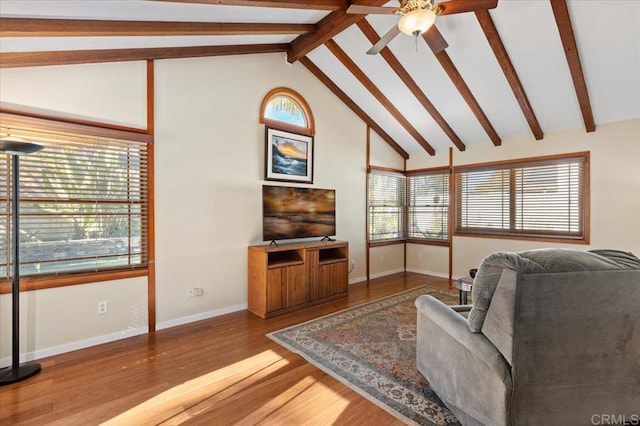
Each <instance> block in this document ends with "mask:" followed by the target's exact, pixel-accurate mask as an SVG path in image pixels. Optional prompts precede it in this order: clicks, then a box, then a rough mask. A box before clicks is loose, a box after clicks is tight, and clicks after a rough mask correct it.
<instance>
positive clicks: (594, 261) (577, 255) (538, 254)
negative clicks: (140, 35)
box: [468, 248, 640, 333]
mask: <svg viewBox="0 0 640 426" xmlns="http://www.w3.org/2000/svg"><path fill="white" fill-rule="evenodd" d="M504 269H511V270H514V271H516V272H518V273H519V274H538V273H545V272H550V273H558V272H576V271H606V270H621V269H640V259H638V258H637V257H636V256H634V255H633V254H632V253H628V252H623V251H618V250H593V251H590V252H589V251H582V250H573V249H555V248H554V249H538V250H529V251H524V252H520V253H511V252H497V253H493V254H491V255H489V256H487V257H486V258H485V259H484V260H483V261H482V263H481V264H480V268H479V269H478V273H477V275H476V278H475V279H474V281H473V288H472V289H471V295H472V299H473V307H472V309H471V312H469V318H468V323H469V330H471V331H473V332H474V333H479V332H480V331H481V330H482V325H483V324H484V319H485V317H486V315H487V311H488V309H489V305H490V304H491V298H492V297H493V294H494V293H495V291H496V287H497V286H498V282H499V281H500V277H501V276H502V271H503V270H504Z"/></svg>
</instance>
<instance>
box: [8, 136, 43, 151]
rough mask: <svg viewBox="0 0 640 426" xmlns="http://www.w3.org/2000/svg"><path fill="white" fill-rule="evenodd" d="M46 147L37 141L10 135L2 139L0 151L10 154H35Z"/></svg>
mask: <svg viewBox="0 0 640 426" xmlns="http://www.w3.org/2000/svg"><path fill="white" fill-rule="evenodd" d="M42 148H44V147H43V146H42V145H38V144H37V143H33V142H27V141H25V140H24V139H21V138H17V137H15V136H8V137H6V138H2V139H0V152H4V153H5V154H9V155H24V154H33V153H34V152H37V151H40V150H41V149H42Z"/></svg>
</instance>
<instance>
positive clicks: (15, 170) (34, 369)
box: [0, 137, 43, 386]
mask: <svg viewBox="0 0 640 426" xmlns="http://www.w3.org/2000/svg"><path fill="white" fill-rule="evenodd" d="M42 148H43V147H42V145H38V144H35V143H31V142H26V141H23V140H21V139H18V138H13V137H8V138H4V139H0V152H3V153H4V154H7V155H11V161H12V164H11V169H12V170H11V175H12V178H13V180H12V185H11V186H12V188H11V189H12V190H13V191H12V197H11V218H12V222H13V226H12V231H11V240H12V243H11V249H12V252H13V255H12V259H13V274H12V275H13V285H12V287H11V295H12V305H13V311H12V315H13V316H12V320H13V323H12V325H13V327H12V330H11V345H12V346H11V351H12V352H11V367H6V368H3V369H2V370H0V386H4V385H9V384H11V383H16V382H19V381H22V380H25V379H28V378H29V377H31V376H34V375H36V374H38V373H39V372H40V364H38V363H37V362H27V363H24V364H20V246H19V244H20V235H19V232H20V227H19V212H20V198H19V193H20V160H19V156H20V155H25V154H32V153H34V152H36V151H40V150H41V149H42Z"/></svg>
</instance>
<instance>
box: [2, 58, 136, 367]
mask: <svg viewBox="0 0 640 426" xmlns="http://www.w3.org/2000/svg"><path fill="white" fill-rule="evenodd" d="M145 75H146V67H145V63H144V62H128V63H118V64H98V65H76V66H65V67H40V68H25V69H18V68H16V69H2V70H0V102H1V104H2V106H4V107H11V108H23V109H24V108H29V109H30V110H32V111H39V112H45V113H55V114H58V115H66V116H71V117H76V118H83V119H89V120H96V119H99V120H102V121H105V122H110V123H115V124H121V125H126V126H131V127H144V126H145V124H146V105H145V102H146V95H145V90H146V83H145ZM146 294H147V279H146V278H145V277H142V278H132V279H127V280H118V281H111V282H103V283H93V284H86V285H80V286H70V287H63V288H55V289H47V290H41V291H31V292H24V293H22V295H21V298H20V302H21V303H20V314H21V315H20V317H21V329H20V331H21V338H20V343H21V348H20V352H21V353H27V352H28V353H29V358H30V359H33V358H34V357H35V358H39V357H42V356H47V355H50V354H53V353H58V352H62V351H68V350H72V349H76V348H80V347H85V346H89V345H93V344H97V343H101V342H104V341H108V340H114V339H117V338H122V337H126V336H130V335H134V334H139V333H144V332H146V330H147V297H146ZM102 300H107V301H108V305H109V312H108V313H107V314H105V315H98V314H97V305H98V302H99V301H102ZM10 353H11V295H9V294H5V295H1V296H0V365H7V363H9V362H10V361H9V358H8V357H9V355H10Z"/></svg>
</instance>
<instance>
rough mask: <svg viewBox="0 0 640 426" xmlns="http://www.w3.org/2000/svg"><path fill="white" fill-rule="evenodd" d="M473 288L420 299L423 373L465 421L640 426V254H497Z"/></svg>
mask: <svg viewBox="0 0 640 426" xmlns="http://www.w3.org/2000/svg"><path fill="white" fill-rule="evenodd" d="M471 295H472V298H473V305H469V306H460V307H450V306H446V305H444V304H443V303H441V302H440V301H438V300H437V299H435V298H433V297H431V296H427V295H425V296H420V297H418V299H417V300H416V306H417V308H418V318H417V365H418V369H419V370H420V372H421V373H422V374H423V375H424V376H425V377H426V378H427V380H428V381H429V383H430V385H431V387H432V389H433V390H434V391H435V392H436V393H437V394H438V396H440V398H441V399H442V400H443V401H444V403H445V404H446V405H447V406H448V407H449V409H451V411H452V412H453V413H454V414H455V415H456V417H458V419H459V420H460V422H461V423H462V424H463V425H490V426H498V425H518V426H519V425H592V424H598V422H600V421H602V418H603V417H602V416H603V415H605V416H616V417H615V418H616V419H625V420H626V421H627V422H630V423H629V424H640V423H638V422H639V421H640V259H638V258H637V257H635V256H633V255H632V254H631V253H625V252H620V251H615V250H594V251H591V252H587V251H578V250H563V249H543V250H532V251H528V252H521V253H506V252H501V253H494V254H492V255H490V256H488V257H487V258H486V259H484V261H483V262H482V264H481V265H480V268H479V269H478V273H477V275H476V278H475V280H474V285H473V289H472V292H471ZM607 418H609V417H607ZM633 421H636V423H631V422H633ZM618 424H620V423H618Z"/></svg>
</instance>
